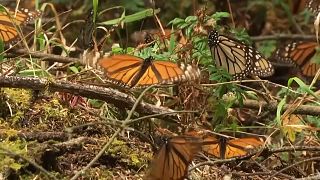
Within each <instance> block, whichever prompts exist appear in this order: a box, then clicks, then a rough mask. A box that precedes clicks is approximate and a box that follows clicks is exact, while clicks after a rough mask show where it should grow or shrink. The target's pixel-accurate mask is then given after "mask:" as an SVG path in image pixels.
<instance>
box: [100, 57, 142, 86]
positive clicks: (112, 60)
mask: <svg viewBox="0 0 320 180" xmlns="http://www.w3.org/2000/svg"><path fill="white" fill-rule="evenodd" d="M142 64H143V59H141V58H138V57H135V56H130V55H114V56H111V57H106V58H102V59H100V60H99V65H100V66H101V67H102V68H103V69H104V71H105V73H106V76H107V77H108V78H109V79H110V80H112V81H113V82H115V83H117V84H120V85H123V86H130V87H131V86H134V85H135V84H134V83H133V80H134V79H135V76H136V75H137V73H138V72H139V71H140V70H141V66H142Z"/></svg>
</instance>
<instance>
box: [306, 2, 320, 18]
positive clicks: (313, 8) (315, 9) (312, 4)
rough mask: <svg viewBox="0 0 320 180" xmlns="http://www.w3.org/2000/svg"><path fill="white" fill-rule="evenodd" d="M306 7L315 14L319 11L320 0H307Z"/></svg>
mask: <svg viewBox="0 0 320 180" xmlns="http://www.w3.org/2000/svg"><path fill="white" fill-rule="evenodd" d="M307 7H308V9H309V10H310V11H311V12H312V13H313V14H315V15H317V14H318V13H319V11H320V1H319V0H309V2H308V5H307Z"/></svg>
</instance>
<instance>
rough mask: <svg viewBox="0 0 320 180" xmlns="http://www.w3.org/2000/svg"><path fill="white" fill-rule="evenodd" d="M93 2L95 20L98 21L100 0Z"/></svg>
mask: <svg viewBox="0 0 320 180" xmlns="http://www.w3.org/2000/svg"><path fill="white" fill-rule="evenodd" d="M92 4H93V22H96V17H97V11H98V4H99V0H92Z"/></svg>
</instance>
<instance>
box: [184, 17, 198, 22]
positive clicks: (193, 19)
mask: <svg viewBox="0 0 320 180" xmlns="http://www.w3.org/2000/svg"><path fill="white" fill-rule="evenodd" d="M197 19H198V18H197V16H188V17H187V18H186V19H185V22H187V23H193V22H196V21H197Z"/></svg>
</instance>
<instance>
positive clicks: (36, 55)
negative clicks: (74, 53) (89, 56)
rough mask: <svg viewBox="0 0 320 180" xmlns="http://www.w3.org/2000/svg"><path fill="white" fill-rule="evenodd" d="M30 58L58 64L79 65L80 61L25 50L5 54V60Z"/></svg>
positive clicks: (13, 50)
mask: <svg viewBox="0 0 320 180" xmlns="http://www.w3.org/2000/svg"><path fill="white" fill-rule="evenodd" d="M29 55H31V57H33V58H39V59H41V60H42V61H53V62H60V63H80V64H82V63H81V60H80V59H78V58H71V57H63V56H59V55H55V54H47V53H40V52H28V51H27V50H25V49H12V50H10V51H9V53H6V54H5V57H6V58H13V57H17V56H19V57H21V56H22V57H29Z"/></svg>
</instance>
